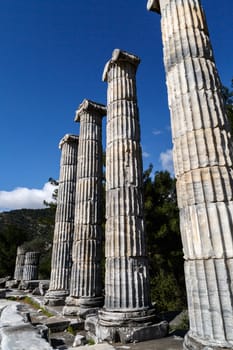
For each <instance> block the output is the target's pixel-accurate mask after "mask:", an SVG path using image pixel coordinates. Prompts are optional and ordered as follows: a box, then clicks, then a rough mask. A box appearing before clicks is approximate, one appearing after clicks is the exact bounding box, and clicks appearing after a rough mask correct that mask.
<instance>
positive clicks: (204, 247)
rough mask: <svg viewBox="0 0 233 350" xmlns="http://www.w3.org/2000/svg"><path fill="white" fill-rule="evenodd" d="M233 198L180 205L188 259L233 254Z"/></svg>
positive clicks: (183, 236) (183, 240)
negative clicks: (232, 217) (226, 201)
mask: <svg viewBox="0 0 233 350" xmlns="http://www.w3.org/2000/svg"><path fill="white" fill-rule="evenodd" d="M232 210H233V202H232V201H231V202H228V203H224V202H217V203H206V204H205V203H203V204H202V203H201V204H197V205H191V206H188V207H185V208H181V209H180V228H181V236H182V242H183V250H184V256H185V259H202V258H205V259H209V258H214V259H216V258H218V259H221V258H224V257H226V258H232V257H233V239H232V230H233V227H232V225H233V222H232V220H231V213H232Z"/></svg>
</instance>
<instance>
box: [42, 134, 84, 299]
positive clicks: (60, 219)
mask: <svg viewBox="0 0 233 350" xmlns="http://www.w3.org/2000/svg"><path fill="white" fill-rule="evenodd" d="M78 142H79V138H78V136H77V135H70V134H66V135H65V136H64V137H63V138H62V140H61V141H60V143H59V148H60V149H61V161H60V176H59V187H58V198H57V209H56V217H55V229H54V238H53V250H52V261H51V277H50V285H49V290H48V292H47V293H46V296H45V302H46V303H49V304H52V305H64V303H65V302H64V301H65V298H66V297H67V296H68V295H69V287H70V273H71V264H72V258H71V253H72V244H73V233H74V209H75V191H76V176H77V152H78Z"/></svg>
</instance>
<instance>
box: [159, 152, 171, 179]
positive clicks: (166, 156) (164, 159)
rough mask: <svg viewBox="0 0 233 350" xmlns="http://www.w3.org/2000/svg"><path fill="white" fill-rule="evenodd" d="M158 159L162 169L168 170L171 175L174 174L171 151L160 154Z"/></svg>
mask: <svg viewBox="0 0 233 350" xmlns="http://www.w3.org/2000/svg"><path fill="white" fill-rule="evenodd" d="M159 159H160V161H161V163H162V168H163V169H164V170H168V171H169V172H170V173H171V174H174V167H173V158H172V149H167V150H166V152H161V153H160V156H159Z"/></svg>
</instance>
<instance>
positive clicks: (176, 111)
mask: <svg viewBox="0 0 233 350" xmlns="http://www.w3.org/2000/svg"><path fill="white" fill-rule="evenodd" d="M169 103H170V105H172V109H171V115H172V134H173V139H177V138H179V137H181V136H182V135H184V134H185V133H186V132H189V131H193V130H198V129H202V128H203V129H204V128H212V127H214V128H215V127H219V128H221V129H222V128H226V129H227V130H228V127H229V126H228V122H227V120H226V116H225V115H223V114H222V113H221V109H222V105H223V104H222V100H220V99H218V98H216V93H214V92H213V91H209V90H204V89H203V90H200V91H198V90H193V91H192V92H188V93H187V94H185V95H180V96H177V97H176V96H174V95H173V96H171V97H170V101H169ZM209 110H211V111H212V112H211V118H210V115H209V112H208V111H209Z"/></svg>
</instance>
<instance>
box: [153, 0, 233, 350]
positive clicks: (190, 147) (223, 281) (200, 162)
mask: <svg viewBox="0 0 233 350" xmlns="http://www.w3.org/2000/svg"><path fill="white" fill-rule="evenodd" d="M147 6H148V9H149V10H151V11H155V12H158V13H160V14H161V28H162V38H163V53H164V65H165V70H166V80H167V89H168V100H169V108H170V113H171V124H172V137H173V145H174V149H173V158H174V167H175V175H176V178H177V196H178V206H179V210H180V229H181V235H182V242H183V250H184V259H185V278H186V287H187V297H188V310H189V320H190V330H189V332H188V334H187V335H186V337H185V341H184V349H189V350H191V349H192V350H199V349H215V350H217V349H232V348H233V332H232V329H233V309H232V281H233V259H232V258H233V241H232V231H233V202H232V197H233V173H232V159H233V154H232V140H231V136H230V133H229V125H228V121H227V117H226V114H225V110H224V104H223V99H222V95H221V83H220V79H219V76H218V73H217V70H216V66H215V62H214V57H213V52H212V47H211V44H210V38H209V34H208V29H207V24H206V20H205V16H204V13H203V9H202V7H201V4H200V1H198V0H186V1H181V0H160V1H159V0H149V1H148V5H147Z"/></svg>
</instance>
